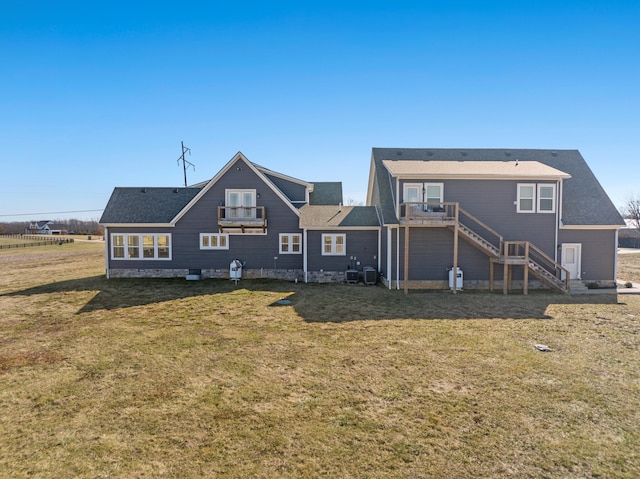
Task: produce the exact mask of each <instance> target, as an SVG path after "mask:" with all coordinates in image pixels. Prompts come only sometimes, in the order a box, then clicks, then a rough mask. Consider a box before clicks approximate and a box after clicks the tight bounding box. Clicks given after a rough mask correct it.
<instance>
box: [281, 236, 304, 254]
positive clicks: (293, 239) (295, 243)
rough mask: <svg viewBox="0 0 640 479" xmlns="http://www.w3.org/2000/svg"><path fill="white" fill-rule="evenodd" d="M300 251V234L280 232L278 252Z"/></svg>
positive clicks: (291, 252) (296, 252) (295, 252)
mask: <svg viewBox="0 0 640 479" xmlns="http://www.w3.org/2000/svg"><path fill="white" fill-rule="evenodd" d="M300 253H302V235H300V234H284V233H280V254H300Z"/></svg>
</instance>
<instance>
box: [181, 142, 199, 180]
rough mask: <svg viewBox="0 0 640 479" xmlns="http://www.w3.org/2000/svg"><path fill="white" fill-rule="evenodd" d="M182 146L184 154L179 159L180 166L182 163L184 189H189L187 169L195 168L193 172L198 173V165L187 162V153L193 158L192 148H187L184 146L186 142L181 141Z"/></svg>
mask: <svg viewBox="0 0 640 479" xmlns="http://www.w3.org/2000/svg"><path fill="white" fill-rule="evenodd" d="M180 145H182V154H181V155H180V156H179V157H178V164H180V162H182V170H183V171H184V187H185V188H186V187H187V168H188V167H189V166H190V167H191V168H193V171H196V165H194V164H193V163H191V162H190V161H187V160H186V159H185V157H184V154H185V153H189V156H191V148H187V147H186V146H184V141H181V142H180Z"/></svg>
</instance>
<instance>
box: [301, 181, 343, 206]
mask: <svg viewBox="0 0 640 479" xmlns="http://www.w3.org/2000/svg"><path fill="white" fill-rule="evenodd" d="M341 203H342V182H340V181H332V182H322V181H320V182H317V183H313V191H312V192H311V193H309V204H310V205H339V204H341Z"/></svg>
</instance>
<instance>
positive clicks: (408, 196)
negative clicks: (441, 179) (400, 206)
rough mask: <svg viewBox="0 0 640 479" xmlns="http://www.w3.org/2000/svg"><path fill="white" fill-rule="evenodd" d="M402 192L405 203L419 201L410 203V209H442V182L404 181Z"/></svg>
mask: <svg viewBox="0 0 640 479" xmlns="http://www.w3.org/2000/svg"><path fill="white" fill-rule="evenodd" d="M403 193H404V195H403V198H404V202H405V203H419V204H412V205H410V206H411V209H412V210H416V209H418V210H424V211H442V202H443V200H444V184H443V183H405V184H404V189H403Z"/></svg>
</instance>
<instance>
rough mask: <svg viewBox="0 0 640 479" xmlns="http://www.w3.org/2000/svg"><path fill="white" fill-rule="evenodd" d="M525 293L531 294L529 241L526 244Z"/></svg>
mask: <svg viewBox="0 0 640 479" xmlns="http://www.w3.org/2000/svg"><path fill="white" fill-rule="evenodd" d="M523 293H524V294H529V242H528V241H527V242H526V243H525V245H524V290H523Z"/></svg>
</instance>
